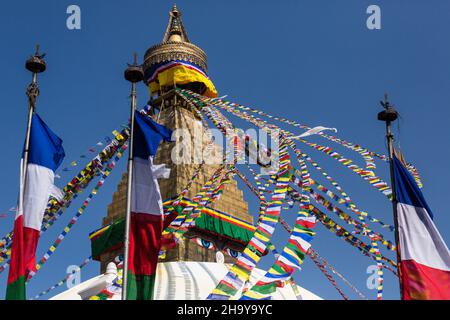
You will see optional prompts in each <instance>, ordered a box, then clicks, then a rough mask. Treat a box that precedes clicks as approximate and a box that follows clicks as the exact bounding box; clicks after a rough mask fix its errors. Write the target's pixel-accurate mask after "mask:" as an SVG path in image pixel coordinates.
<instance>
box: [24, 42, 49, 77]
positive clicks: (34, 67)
mask: <svg viewBox="0 0 450 320" xmlns="http://www.w3.org/2000/svg"><path fill="white" fill-rule="evenodd" d="M44 57H45V53H43V54H40V53H39V45H37V46H36V52H35V54H34V55H33V56H31V57H30V58H29V59H28V60H27V61H26V62H25V68H26V69H27V70H28V71H30V72H32V73H41V72H44V71H45V69H46V68H47V65H46V63H45V61H44Z"/></svg>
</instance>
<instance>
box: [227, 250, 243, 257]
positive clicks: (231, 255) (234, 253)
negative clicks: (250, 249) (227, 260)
mask: <svg viewBox="0 0 450 320" xmlns="http://www.w3.org/2000/svg"><path fill="white" fill-rule="evenodd" d="M226 252H227V254H228V255H229V256H230V257H233V258H238V257H239V256H240V255H241V252H239V251H236V250H233V249H230V248H226Z"/></svg>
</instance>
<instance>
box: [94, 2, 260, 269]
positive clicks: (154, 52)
mask: <svg viewBox="0 0 450 320" xmlns="http://www.w3.org/2000/svg"><path fill="white" fill-rule="evenodd" d="M169 15H170V18H169V24H168V26H167V30H166V33H165V35H164V38H163V41H162V43H160V44H157V45H155V46H152V47H151V48H149V49H148V50H147V52H146V54H145V58H144V65H143V68H144V73H145V72H146V71H147V70H149V68H150V67H152V66H153V65H155V64H158V63H161V62H165V61H175V60H184V61H188V62H191V63H195V64H196V65H198V66H200V67H201V68H202V69H203V70H204V71H205V72H206V70H207V63H206V54H205V53H204V52H203V50H202V49H200V48H199V47H197V46H196V45H194V44H192V43H190V42H189V38H188V36H187V33H186V31H185V29H184V26H183V22H182V20H181V13H180V12H179V11H178V9H177V7H176V6H174V7H173V9H172V10H171V12H170V13H169ZM175 85H176V86H177V87H182V88H187V89H189V90H192V91H195V92H197V93H200V94H202V93H203V91H204V87H203V86H202V84H201V83H197V82H196V83H189V84H183V85H179V84H174V86H175ZM149 104H150V105H151V107H152V108H153V110H155V120H157V122H158V123H160V124H163V125H165V126H167V127H168V128H170V129H172V130H175V129H185V130H186V131H187V132H189V134H190V136H191V138H192V141H184V142H182V143H191V144H192V145H194V142H195V141H194V140H195V139H202V135H199V134H198V129H197V128H199V127H200V126H201V122H200V119H198V118H197V117H196V115H195V114H194V113H193V112H192V111H191V110H190V109H189V108H188V105H187V103H186V101H184V100H183V99H182V98H180V97H179V96H178V95H177V94H176V93H175V91H174V90H173V86H166V87H162V88H161V90H160V91H159V92H158V95H157V97H156V98H154V99H152V100H150V103H149ZM176 143H180V142H179V141H178V142H176ZM206 144H207V141H204V140H202V142H201V143H200V144H199V145H201V146H202V147H203V148H204V147H205V146H206ZM174 145H175V143H162V144H161V145H160V147H159V150H158V153H157V155H156V157H155V163H165V164H167V167H169V168H170V169H171V173H170V177H169V179H161V180H159V185H160V190H161V194H162V197H163V199H168V198H172V197H175V196H176V195H178V194H179V193H180V192H181V191H182V190H183V189H184V188H185V187H186V185H187V183H188V181H189V180H190V179H191V177H192V176H193V174H194V173H195V171H196V169H197V168H198V164H195V163H194V164H175V163H174V162H173V161H172V159H171V154H172V149H173V148H174ZM217 148H218V146H217V145H215V147H214V148H213V152H212V154H211V157H216V158H218V157H220V159H221V153H220V152H214V151H217V150H218V149H217ZM192 149H193V148H192ZM209 160H210V159H209ZM209 163H211V162H209ZM217 168H218V165H203V167H202V170H201V171H200V173H199V176H198V177H197V179H196V180H195V181H194V183H193V184H192V186H191V188H190V189H189V192H188V194H187V195H186V196H187V197H188V198H192V197H193V196H194V195H195V194H196V193H197V192H198V191H199V190H200V188H201V187H202V186H203V185H204V184H205V182H206V181H207V180H208V179H209V178H210V177H211V176H212V175H213V173H214V172H215V170H216V169H217ZM126 179H127V175H126V173H125V174H124V175H123V177H122V181H121V182H120V183H119V185H118V188H117V191H116V192H114V194H113V199H112V202H111V204H110V205H109V206H108V213H107V216H106V217H105V218H103V225H107V224H109V223H111V222H112V221H114V220H117V219H118V218H120V217H123V216H124V215H125V209H126V185H127V184H126ZM211 207H213V208H214V209H217V210H220V211H223V212H225V213H228V214H230V215H233V216H236V217H238V218H240V219H242V220H245V221H248V222H253V218H252V216H251V215H250V214H249V212H248V205H247V202H246V201H245V200H244V199H243V192H242V191H241V190H240V189H239V188H238V186H237V183H236V181H235V180H232V181H231V183H230V184H227V185H226V187H225V189H224V192H223V194H222V196H221V198H220V199H219V200H218V201H216V202H215V203H214V204H213V205H211ZM119 253H120V251H116V252H111V253H110V254H108V255H105V256H102V270H104V269H105V266H106V264H107V263H108V262H109V261H112V260H113V258H114V257H115V256H117V255H118V254H119ZM179 260H183V261H209V262H215V261H216V256H215V252H214V251H211V250H207V249H205V248H201V247H199V246H197V245H195V244H193V243H192V242H190V241H189V240H188V239H185V241H183V242H180V243H179V244H178V246H177V248H175V249H172V250H169V251H168V252H167V255H166V258H165V259H164V261H179ZM225 261H226V262H229V261H231V260H230V257H226V258H225Z"/></svg>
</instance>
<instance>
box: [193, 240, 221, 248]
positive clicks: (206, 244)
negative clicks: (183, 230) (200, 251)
mask: <svg viewBox="0 0 450 320" xmlns="http://www.w3.org/2000/svg"><path fill="white" fill-rule="evenodd" d="M196 241H197V244H198V245H199V246H200V247H203V248H206V249H208V250H213V249H215V248H216V247H215V246H214V243H213V242H211V241H208V240H205V239H202V238H197V239H196Z"/></svg>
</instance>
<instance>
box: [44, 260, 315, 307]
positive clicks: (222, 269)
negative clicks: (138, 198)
mask: <svg viewBox="0 0 450 320" xmlns="http://www.w3.org/2000/svg"><path fill="white" fill-rule="evenodd" d="M111 264H112V263H111ZM230 267H231V265H230V264H223V263H217V262H198V261H177V262H162V263H159V264H158V268H157V270H156V282H155V292H154V294H155V296H154V298H155V300H204V299H206V297H207V296H208V295H209V293H211V291H212V290H213V289H214V288H215V287H216V286H217V284H218V283H219V281H220V280H221V279H222V278H223V277H224V276H225V274H226V273H227V272H228V268H230ZM116 272H117V269H116V268H115V266H112V265H109V266H108V268H107V271H106V273H105V274H102V275H100V276H97V277H94V278H92V279H89V280H87V281H84V282H82V283H80V284H78V285H76V286H74V287H72V288H70V289H68V290H66V291H64V292H62V293H60V294H58V295H56V296H54V297H52V298H50V300H84V299H88V298H89V297H90V296H92V295H95V294H97V293H99V292H100V291H101V290H102V289H104V288H106V286H108V285H109V284H111V282H112V281H113V280H114V279H115V277H116ZM263 275H264V271H263V270H261V269H257V268H255V269H254V270H253V272H252V274H251V277H250V282H251V283H256V281H257V280H258V279H259V278H261V277H262V276H263ZM297 289H298V296H297V295H296V294H295V292H294V289H293V287H292V286H291V285H289V284H286V285H285V286H283V287H282V288H277V291H276V292H275V293H274V294H273V296H272V299H273V300H299V299H300V300H322V298H320V297H319V296H317V295H315V294H314V293H312V292H310V291H308V290H306V289H304V288H302V287H300V286H297ZM237 296H240V292H239V293H238V295H237ZM111 300H120V292H118V293H116V294H114V296H113V297H112V299H111Z"/></svg>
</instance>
